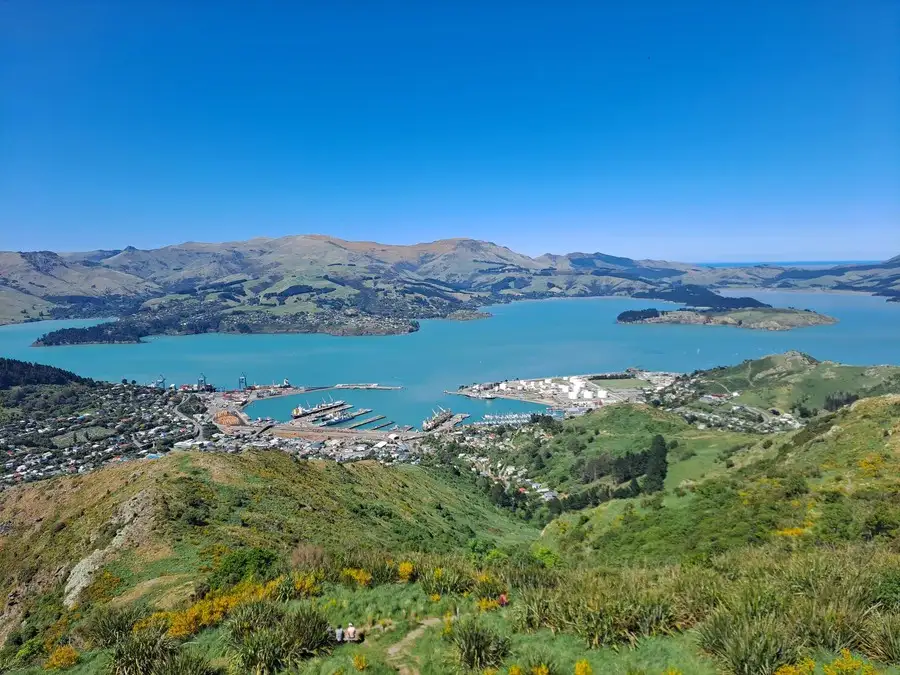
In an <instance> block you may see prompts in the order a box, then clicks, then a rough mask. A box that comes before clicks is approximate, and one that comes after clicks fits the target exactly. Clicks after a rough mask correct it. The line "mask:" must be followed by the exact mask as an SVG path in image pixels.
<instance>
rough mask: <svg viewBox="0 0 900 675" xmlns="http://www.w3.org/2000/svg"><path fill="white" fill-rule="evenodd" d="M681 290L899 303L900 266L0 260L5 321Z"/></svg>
mask: <svg viewBox="0 0 900 675" xmlns="http://www.w3.org/2000/svg"><path fill="white" fill-rule="evenodd" d="M685 285H695V286H697V287H706V288H716V287H721V286H741V287H770V288H830V289H841V290H859V291H864V292H870V293H880V294H885V295H894V294H900V259H898V258H892V259H891V260H889V261H887V262H886V263H882V264H878V265H857V266H842V267H837V268H832V269H799V268H798V269H794V268H784V267H778V266H769V265H761V266H753V267H745V268H712V267H705V266H702V265H696V264H685V263H675V262H667V261H658V260H634V259H631V258H625V257H619V256H613V255H607V254H603V253H581V252H576V253H569V254H566V255H555V254H549V253H548V254H545V255H542V256H539V257H536V258H532V257H529V256H526V255H522V254H520V253H516V252H515V251H512V250H510V249H509V248H506V247H504V246H500V245H497V244H494V243H491V242H484V241H477V240H472V239H446V240H441V241H435V242H431V243H423V244H415V245H409V246H397V245H385V244H378V243H375V242H351V241H344V240H341V239H337V238H334V237H328V236H323V235H295V236H287V237H281V238H276V239H271V238H258V239H251V240H248V241H242V242H225V243H196V242H188V243H184V244H178V245H173V246H166V247H162V248H158V249H149V250H139V249H136V248H134V247H127V248H125V249H122V250H100V251H89V252H82V253H63V254H56V253H52V252H49V251H39V252H5V253H0V320H2V321H4V322H7V323H9V322H14V321H21V320H28V319H35V318H41V317H46V316H54V317H58V318H63V317H72V316H86V315H96V316H101V315H109V314H110V313H113V314H117V315H128V314H130V313H132V312H133V311H135V309H136V308H137V305H139V304H140V302H143V301H147V300H150V299H160V298H162V299H168V300H169V301H171V300H172V298H175V299H177V298H179V297H180V296H181V295H183V294H187V295H189V296H190V297H192V298H194V299H196V300H198V301H201V302H204V303H213V304H215V305H216V309H217V311H219V310H221V311H242V310H246V309H248V308H249V309H261V310H264V311H270V310H272V309H278V308H281V309H279V310H278V311H280V312H287V311H294V312H310V311H315V310H316V309H321V308H332V309H346V308H355V309H359V310H361V311H363V312H367V313H371V314H375V315H379V314H382V313H386V312H388V313H389V312H390V311H392V310H395V311H397V312H399V313H400V314H402V315H403V316H407V317H409V318H427V317H429V316H436V315H439V316H442V315H446V314H448V313H449V312H451V311H454V310H456V309H461V308H473V307H475V306H477V305H479V304H484V303H486V302H503V301H506V300H513V299H517V298H542V297H554V296H597V295H627V296H631V295H635V296H640V297H651V298H652V297H660V298H666V297H672V295H671V294H672V291H673V289H675V290H676V291H677V289H679V288H680V287H682V286H685ZM675 297H676V298H677V297H678V296H677V295H676V296H675ZM684 301H685V302H691V298H690V297H687V298H686V299H685V300H684ZM192 311H193V310H192Z"/></svg>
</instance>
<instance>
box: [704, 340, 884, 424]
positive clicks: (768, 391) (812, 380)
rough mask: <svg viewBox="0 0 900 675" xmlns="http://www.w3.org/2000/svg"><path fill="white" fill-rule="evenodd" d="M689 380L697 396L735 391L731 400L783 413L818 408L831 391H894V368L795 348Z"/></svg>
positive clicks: (865, 393) (858, 393) (868, 393)
mask: <svg viewBox="0 0 900 675" xmlns="http://www.w3.org/2000/svg"><path fill="white" fill-rule="evenodd" d="M691 379H692V382H693V387H694V388H695V390H696V391H697V392H698V393H700V394H704V393H708V394H715V395H720V394H728V395H732V394H735V393H737V394H738V396H736V397H735V398H733V399H732V401H733V402H734V403H740V404H744V405H751V406H759V407H763V408H773V407H774V408H778V409H781V410H785V411H787V410H791V409H792V408H795V407H797V406H799V405H804V406H806V407H807V408H816V409H819V410H822V409H824V407H825V405H826V402H827V398H828V397H829V396H834V395H837V394H850V395H853V396H856V397H857V398H865V397H867V396H874V395H878V394H887V393H900V367H898V366H848V365H845V364H841V363H834V362H833V361H818V360H816V359H814V358H813V357H811V356H809V355H808V354H803V353H801V352H796V351H790V352H786V353H784V354H774V355H771V356H766V357H764V358H761V359H752V360H748V361H744V362H743V363H740V364H738V365H736V366H728V367H722V368H713V369H711V370H705V371H699V372H696V373H693V374H692V375H691Z"/></svg>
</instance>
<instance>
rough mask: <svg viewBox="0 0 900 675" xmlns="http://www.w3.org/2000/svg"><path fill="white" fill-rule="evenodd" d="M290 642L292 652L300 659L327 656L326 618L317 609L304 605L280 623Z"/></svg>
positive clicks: (329, 637)
mask: <svg viewBox="0 0 900 675" xmlns="http://www.w3.org/2000/svg"><path fill="white" fill-rule="evenodd" d="M282 624H283V626H284V629H285V630H286V631H287V632H288V634H289V635H290V637H291V640H292V646H293V649H294V652H295V653H296V654H298V655H299V656H300V657H301V658H311V657H313V656H318V655H320V654H327V653H328V652H329V651H330V650H331V630H330V624H329V623H328V618H327V617H326V616H325V614H324V613H323V612H322V611H321V610H320V609H319V608H317V607H314V606H313V605H311V604H304V605H303V606H301V607H299V608H298V609H296V610H294V611H293V612H291V613H290V614H288V615H287V616H286V617H285V618H284V620H283V621H282Z"/></svg>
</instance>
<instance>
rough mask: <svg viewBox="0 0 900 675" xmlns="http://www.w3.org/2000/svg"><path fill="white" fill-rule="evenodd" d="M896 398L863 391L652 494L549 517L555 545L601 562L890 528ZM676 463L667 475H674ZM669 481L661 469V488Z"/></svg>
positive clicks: (894, 523)
mask: <svg viewBox="0 0 900 675" xmlns="http://www.w3.org/2000/svg"><path fill="white" fill-rule="evenodd" d="M898 420H900V397H897V396H885V397H879V398H871V399H865V400H863V401H859V402H858V403H856V404H854V405H853V406H852V407H851V408H845V409H842V410H841V411H839V412H838V413H836V414H834V415H829V416H827V417H824V418H821V419H819V420H817V421H816V422H814V423H813V424H811V425H810V426H809V427H807V428H806V429H803V430H801V431H798V432H796V433H794V434H792V435H791V436H787V437H781V438H780V439H779V445H773V446H771V449H769V450H768V451H766V450H763V449H762V448H761V447H755V448H753V449H751V450H748V451H744V452H742V453H738V454H737V455H735V456H734V460H735V461H736V462H737V466H736V468H735V469H734V470H732V471H727V472H725V471H723V472H720V473H722V475H719V476H717V477H715V478H710V479H709V480H706V481H704V482H702V483H701V484H699V485H698V486H696V487H694V488H693V489H690V490H687V491H682V490H679V491H677V493H676V494H668V495H667V496H666V498H665V499H664V500H662V501H661V502H657V501H654V500H646V499H640V498H639V499H633V500H619V501H615V502H612V503H609V504H604V505H601V506H600V507H598V508H596V509H594V510H593V511H592V512H590V515H589V516H587V517H582V516H577V515H571V516H568V517H566V518H563V519H561V520H559V521H556V522H554V523H552V524H551V525H550V526H549V527H548V528H547V530H546V533H547V536H548V537H549V538H550V539H551V540H553V541H557V542H559V543H560V544H561V545H562V546H563V548H572V549H582V550H587V551H592V552H593V554H596V555H597V556H598V557H599V558H600V559H603V560H604V561H613V560H620V561H638V560H649V561H657V562H666V561H668V562H672V561H677V560H680V559H683V558H685V557H697V556H701V557H702V556H707V555H711V554H715V553H717V552H720V551H724V550H729V549H733V548H736V547H740V546H743V545H746V544H759V543H763V542H766V541H772V540H779V539H785V538H788V539H790V538H801V539H804V540H809V541H814V542H821V543H829V542H833V541H839V540H844V539H871V538H878V537H879V536H883V535H887V534H890V533H891V532H896V530H897V527H898V523H900V422H898ZM677 472H678V466H677V464H676V465H675V467H673V472H672V473H673V474H677ZM674 480H676V479H675V478H673V475H672V474H670V476H669V478H668V479H667V483H668V485H667V487H671V483H672V482H674Z"/></svg>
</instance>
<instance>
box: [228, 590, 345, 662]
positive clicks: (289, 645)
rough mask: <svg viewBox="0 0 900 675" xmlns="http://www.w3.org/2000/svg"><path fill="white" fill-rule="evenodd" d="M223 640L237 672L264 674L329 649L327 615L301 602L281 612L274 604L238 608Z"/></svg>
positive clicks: (329, 637) (258, 604)
mask: <svg viewBox="0 0 900 675" xmlns="http://www.w3.org/2000/svg"><path fill="white" fill-rule="evenodd" d="M226 642H227V644H228V646H229V649H230V651H231V652H232V659H233V661H234V666H235V669H236V670H237V671H238V672H242V673H243V672H252V673H259V674H260V675H266V674H269V673H275V672H278V671H279V670H281V669H283V668H286V667H288V666H290V665H293V664H296V663H298V662H299V661H301V660H303V659H307V658H312V657H314V656H319V655H322V654H327V653H328V652H329V651H330V650H331V633H330V630H329V624H328V619H327V618H326V617H325V615H324V614H323V613H322V611H321V610H319V609H318V608H316V607H313V606H312V605H309V604H307V605H304V606H302V607H300V608H299V609H298V610H296V611H294V612H291V613H289V614H284V613H283V610H282V609H281V608H280V607H278V606H277V605H274V604H269V605H267V604H264V603H257V604H256V606H255V607H254V608H252V609H250V608H248V609H243V610H241V609H239V610H236V611H235V614H234V616H232V619H231V620H229V624H228V627H227V629H226Z"/></svg>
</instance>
